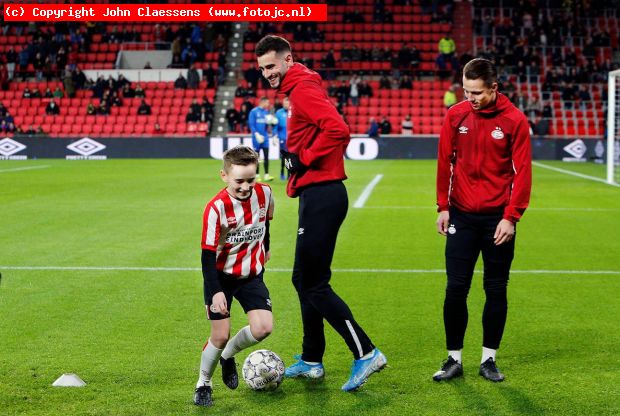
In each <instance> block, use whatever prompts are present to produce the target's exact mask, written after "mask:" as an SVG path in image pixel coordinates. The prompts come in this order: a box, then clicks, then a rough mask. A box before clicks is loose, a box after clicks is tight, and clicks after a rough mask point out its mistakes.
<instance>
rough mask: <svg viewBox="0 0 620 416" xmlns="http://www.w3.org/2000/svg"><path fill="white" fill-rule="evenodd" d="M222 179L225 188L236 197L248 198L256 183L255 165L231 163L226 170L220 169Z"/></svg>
mask: <svg viewBox="0 0 620 416" xmlns="http://www.w3.org/2000/svg"><path fill="white" fill-rule="evenodd" d="M220 176H221V178H222V180H223V181H224V182H225V183H226V185H227V186H226V190H227V191H228V193H229V194H230V195H231V196H232V197H233V198H236V199H240V200H244V199H248V198H249V197H250V196H251V195H252V189H254V185H255V184H256V165H255V164H251V165H247V166H242V165H231V166H230V168H229V169H228V172H226V171H225V170H221V171H220Z"/></svg>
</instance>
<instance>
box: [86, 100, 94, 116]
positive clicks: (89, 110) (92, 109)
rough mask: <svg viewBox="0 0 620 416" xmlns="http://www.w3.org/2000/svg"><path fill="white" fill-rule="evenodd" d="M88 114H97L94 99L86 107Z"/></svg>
mask: <svg viewBox="0 0 620 416" xmlns="http://www.w3.org/2000/svg"><path fill="white" fill-rule="evenodd" d="M86 114H87V115H89V116H94V115H96V114H97V109H96V108H95V106H94V105H93V103H92V101H91V102H89V103H88V106H87V107H86Z"/></svg>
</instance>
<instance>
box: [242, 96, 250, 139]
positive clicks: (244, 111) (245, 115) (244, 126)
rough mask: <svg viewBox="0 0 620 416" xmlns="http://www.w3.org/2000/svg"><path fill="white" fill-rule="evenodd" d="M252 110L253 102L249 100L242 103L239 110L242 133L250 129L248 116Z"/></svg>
mask: <svg viewBox="0 0 620 416" xmlns="http://www.w3.org/2000/svg"><path fill="white" fill-rule="evenodd" d="M251 110H252V104H251V103H250V102H249V101H246V102H244V103H243V104H241V110H240V111H239V129H240V130H241V132H242V133H243V132H247V131H248V117H249V116H250V111H251Z"/></svg>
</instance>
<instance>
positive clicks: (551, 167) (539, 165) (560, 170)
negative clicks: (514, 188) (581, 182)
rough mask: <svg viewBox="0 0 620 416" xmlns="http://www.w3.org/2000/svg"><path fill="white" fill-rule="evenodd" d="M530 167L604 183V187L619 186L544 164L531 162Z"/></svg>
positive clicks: (594, 177)
mask: <svg viewBox="0 0 620 416" xmlns="http://www.w3.org/2000/svg"><path fill="white" fill-rule="evenodd" d="M532 165H534V166H538V167H539V168H544V169H549V170H553V171H555V172H560V173H564V174H566V175H571V176H576V177H578V178H582V179H588V180H590V181H595V182H601V183H604V184H605V185H610V186H615V187H620V185H619V184H617V183H609V182H607V181H606V180H605V179H602V178H597V177H596V176H590V175H584V174H583V173H577V172H573V171H572V170H566V169H560V168H556V167H555V166H549V165H545V164H544V163H540V162H532Z"/></svg>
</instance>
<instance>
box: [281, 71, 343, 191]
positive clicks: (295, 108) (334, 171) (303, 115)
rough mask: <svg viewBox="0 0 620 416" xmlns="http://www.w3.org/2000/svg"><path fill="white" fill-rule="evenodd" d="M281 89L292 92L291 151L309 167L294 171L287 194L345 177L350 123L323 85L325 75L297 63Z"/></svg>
mask: <svg viewBox="0 0 620 416" xmlns="http://www.w3.org/2000/svg"><path fill="white" fill-rule="evenodd" d="M279 92H280V93H283V94H286V95H288V98H289V102H290V107H289V110H288V123H287V126H286V128H287V139H286V145H287V147H288V150H289V151H290V152H292V153H296V154H297V155H298V156H299V159H300V160H301V163H303V164H304V165H306V166H308V169H307V170H306V171H305V172H303V173H302V174H300V173H295V174H292V175H291V176H290V178H289V181H288V185H287V188H286V193H287V194H288V196H290V197H296V196H298V195H299V191H300V190H301V188H303V187H305V186H308V185H312V184H315V183H320V182H328V181H335V180H343V179H346V178H347V175H346V174H345V172H344V160H343V157H344V152H345V150H346V148H347V145H348V144H349V141H350V140H351V136H350V132H349V126H347V124H346V123H345V122H344V120H343V119H342V117H341V116H340V114H338V111H337V110H336V107H334V105H333V104H332V102H331V100H330V99H329V97H328V96H327V92H326V91H325V89H324V88H323V87H322V85H321V76H320V75H319V74H317V73H316V72H314V71H312V70H310V69H308V68H306V67H305V66H303V65H301V64H298V63H295V64H294V65H293V66H292V67H291V68H289V70H288V71H287V72H286V75H285V76H284V78H283V79H282V81H281V84H280V87H279Z"/></svg>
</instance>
